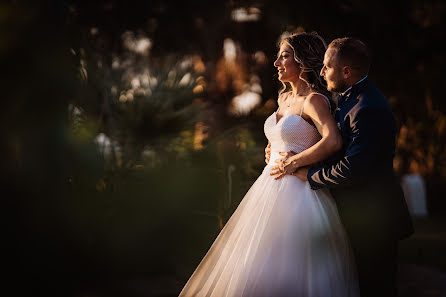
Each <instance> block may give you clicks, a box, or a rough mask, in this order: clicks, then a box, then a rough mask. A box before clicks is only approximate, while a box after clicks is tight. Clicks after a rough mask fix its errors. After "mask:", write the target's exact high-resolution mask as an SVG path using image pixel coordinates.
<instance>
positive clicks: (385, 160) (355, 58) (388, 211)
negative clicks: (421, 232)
mask: <svg viewBox="0 0 446 297" xmlns="http://www.w3.org/2000/svg"><path fill="white" fill-rule="evenodd" d="M370 60H371V59H370V54H369V50H368V49H367V47H366V46H365V45H364V43H362V42H361V41H359V40H357V39H353V38H338V39H335V40H333V41H332V42H331V43H330V45H329V46H328V49H327V51H326V53H325V57H324V67H323V68H322V71H321V76H323V77H324V78H325V80H326V82H327V89H328V90H329V91H332V92H337V93H339V94H340V97H339V101H338V108H337V109H336V114H335V120H336V122H337V125H338V127H339V129H340V132H341V135H342V138H343V148H342V150H341V151H340V152H339V153H338V154H336V155H335V156H332V158H331V159H329V160H327V161H326V162H325V163H324V164H323V165H315V166H313V167H311V168H308V167H302V168H299V169H297V171H296V172H295V173H294V175H296V176H298V177H299V178H300V179H302V180H308V182H309V183H310V186H311V188H312V189H313V190H317V189H321V188H326V187H328V188H330V190H331V192H332V195H333V197H334V199H335V201H336V204H337V206H338V211H339V215H340V217H341V221H342V223H343V225H344V227H345V229H346V232H347V234H348V237H349V239H350V243H351V246H352V249H353V253H354V255H355V262H356V266H357V273H358V279H359V285H360V290H361V296H362V297H376V296H380V297H383V296H392V297H395V296H397V292H396V285H395V278H396V269H397V262H396V260H397V248H398V246H397V244H398V240H400V239H403V238H405V237H408V236H409V235H410V234H412V233H413V226H412V221H411V219H410V216H409V212H408V209H407V205H406V202H405V200H404V196H403V192H402V190H401V187H400V185H399V183H398V180H397V178H396V176H395V174H394V171H393V157H394V152H395V134H396V125H395V120H394V117H393V114H392V111H391V109H390V107H389V105H388V103H387V101H386V99H385V98H384V96H383V95H382V94H381V92H380V91H379V90H378V89H377V88H376V87H375V86H374V85H373V84H372V83H370V81H369V79H368V71H369V68H370ZM267 158H268V159H269V156H267Z"/></svg>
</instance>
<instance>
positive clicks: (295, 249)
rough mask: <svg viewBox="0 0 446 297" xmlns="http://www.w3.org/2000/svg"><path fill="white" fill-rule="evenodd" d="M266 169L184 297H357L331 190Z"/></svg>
mask: <svg viewBox="0 0 446 297" xmlns="http://www.w3.org/2000/svg"><path fill="white" fill-rule="evenodd" d="M271 166H272V165H267V166H266V167H265V169H264V170H263V172H262V174H261V175H260V177H259V178H258V179H257V180H256V182H255V183H254V184H253V185H252V187H251V188H250V189H249V191H248V193H247V194H246V195H245V197H244V198H243V200H242V202H241V203H240V205H239V206H238V208H237V209H236V211H235V212H234V214H233V215H232V217H231V218H230V219H229V221H228V222H227V224H226V225H225V227H224V228H223V229H222V231H221V232H220V234H219V235H218V237H217V239H216V240H215V241H214V243H213V245H212V246H211V248H210V249H209V251H208V252H207V254H206V256H205V257H204V258H203V260H202V261H201V263H200V265H199V266H198V267H197V269H196V270H195V272H194V273H193V275H192V276H191V278H190V279H189V281H188V282H187V284H186V285H185V287H184V288H183V290H182V291H181V293H180V296H207V297H210V296H215V297H229V296H231V297H232V296H233V297H235V296H244V297H266V296H271V297H273V296H274V297H285V296H298V297H306V296H308V297H310V296H311V297H329V296H333V297H334V296H336V297H356V296H359V291H358V285H357V280H356V275H355V268H354V262H353V256H352V253H351V250H350V247H349V243H348V240H347V237H346V234H345V231H344V229H343V227H342V225H341V222H340V219H339V216H338V212H337V209H336V205H335V203H334V201H333V199H332V197H331V196H330V194H329V192H328V191H325V190H317V191H313V190H311V189H310V186H309V184H308V182H303V181H301V180H300V179H298V178H297V177H294V176H285V177H284V178H282V179H279V180H274V178H273V177H272V176H270V175H269V174H270V172H271Z"/></svg>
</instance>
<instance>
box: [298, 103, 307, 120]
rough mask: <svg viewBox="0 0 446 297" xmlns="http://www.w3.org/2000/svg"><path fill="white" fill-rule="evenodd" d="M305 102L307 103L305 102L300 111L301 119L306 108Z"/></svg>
mask: <svg viewBox="0 0 446 297" xmlns="http://www.w3.org/2000/svg"><path fill="white" fill-rule="evenodd" d="M305 102H307V100H304V102H303V103H302V108H301V109H300V115H299V116H300V117H302V113H303V112H304V106H305Z"/></svg>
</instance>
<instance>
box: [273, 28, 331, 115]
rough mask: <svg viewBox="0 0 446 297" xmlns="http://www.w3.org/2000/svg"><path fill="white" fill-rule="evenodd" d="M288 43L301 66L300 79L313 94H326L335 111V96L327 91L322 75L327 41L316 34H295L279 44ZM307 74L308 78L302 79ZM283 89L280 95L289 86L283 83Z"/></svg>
mask: <svg viewBox="0 0 446 297" xmlns="http://www.w3.org/2000/svg"><path fill="white" fill-rule="evenodd" d="M284 42H285V43H286V44H287V45H289V46H290V47H291V48H292V49H293V52H294V60H295V61H296V62H297V63H298V64H299V65H300V66H301V69H302V71H301V73H300V76H299V78H300V79H302V80H303V81H305V82H306V83H307V85H308V87H310V89H311V90H312V91H313V92H318V93H321V94H324V95H325V96H327V97H328V99H330V104H331V110H334V108H333V107H334V101H333V94H332V93H331V92H330V91H328V90H327V84H326V83H325V80H324V79H323V78H322V77H321V75H320V73H321V70H322V67H323V66H324V54H325V51H326V50H327V44H326V42H325V40H324V39H323V38H322V37H321V36H319V35H318V34H317V33H316V32H311V33H306V32H302V33H294V34H291V35H288V36H286V37H285V38H283V39H282V40H281V41H280V42H279V47H280V46H281V45H282V44H283V43H284ZM304 73H305V74H306V78H304V77H302V75H303V74H304ZM282 84H283V88H282V89H281V90H280V92H279V94H282V93H283V92H285V90H286V89H287V85H286V84H285V83H284V82H282Z"/></svg>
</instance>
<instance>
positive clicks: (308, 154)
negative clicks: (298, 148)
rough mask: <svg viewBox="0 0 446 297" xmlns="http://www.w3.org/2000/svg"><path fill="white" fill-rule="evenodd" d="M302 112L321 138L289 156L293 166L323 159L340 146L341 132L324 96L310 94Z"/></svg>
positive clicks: (297, 166)
mask: <svg viewBox="0 0 446 297" xmlns="http://www.w3.org/2000/svg"><path fill="white" fill-rule="evenodd" d="M304 114H306V115H308V116H309V117H310V118H311V120H312V121H313V123H314V124H315V126H316V128H317V130H318V131H319V134H320V135H321V136H322V138H321V140H319V141H318V142H317V143H316V144H314V145H313V146H312V147H310V148H308V149H306V150H305V151H303V152H301V153H299V154H295V155H293V156H291V157H289V161H290V162H292V164H293V167H295V168H299V167H303V166H306V165H310V164H314V163H317V162H319V161H322V160H325V159H326V158H327V157H329V156H330V155H332V154H333V153H335V152H336V151H338V150H340V149H341V148H342V138H341V134H340V133H339V129H338V127H337V126H336V122H335V120H334V118H333V116H332V115H331V113H330V108H329V105H328V102H327V100H326V99H325V98H324V97H322V96H321V95H318V94H311V95H310V96H309V97H308V98H307V99H306V102H305V108H304Z"/></svg>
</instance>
